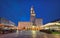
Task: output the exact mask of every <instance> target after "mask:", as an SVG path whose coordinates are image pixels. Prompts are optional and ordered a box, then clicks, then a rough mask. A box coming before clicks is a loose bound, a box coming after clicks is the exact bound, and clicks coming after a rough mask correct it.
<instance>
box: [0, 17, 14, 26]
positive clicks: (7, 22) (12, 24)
mask: <svg viewBox="0 0 60 38" xmlns="http://www.w3.org/2000/svg"><path fill="white" fill-rule="evenodd" d="M0 24H3V25H10V26H14V25H15V23H14V22H12V21H10V20H7V19H5V18H1V17H0Z"/></svg>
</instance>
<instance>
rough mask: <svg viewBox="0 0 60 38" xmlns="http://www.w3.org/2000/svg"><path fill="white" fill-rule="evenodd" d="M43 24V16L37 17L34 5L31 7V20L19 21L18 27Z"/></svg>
mask: <svg viewBox="0 0 60 38" xmlns="http://www.w3.org/2000/svg"><path fill="white" fill-rule="evenodd" d="M41 25H43V23H42V18H36V14H35V11H34V7H33V6H32V7H31V9H30V21H29V22H19V23H18V28H23V27H31V26H41Z"/></svg>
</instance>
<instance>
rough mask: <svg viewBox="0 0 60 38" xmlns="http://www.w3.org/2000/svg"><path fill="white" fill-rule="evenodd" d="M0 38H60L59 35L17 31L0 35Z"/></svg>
mask: <svg viewBox="0 0 60 38" xmlns="http://www.w3.org/2000/svg"><path fill="white" fill-rule="evenodd" d="M0 38H60V34H46V33H43V32H40V31H17V32H16V33H9V34H3V35H0Z"/></svg>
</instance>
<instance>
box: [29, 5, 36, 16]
mask: <svg viewBox="0 0 60 38" xmlns="http://www.w3.org/2000/svg"><path fill="white" fill-rule="evenodd" d="M30 10H31V12H30V13H31V16H35V11H34V7H33V6H31V9H30Z"/></svg>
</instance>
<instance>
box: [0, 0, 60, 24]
mask: <svg viewBox="0 0 60 38" xmlns="http://www.w3.org/2000/svg"><path fill="white" fill-rule="evenodd" d="M32 5H33V6H34V10H35V13H36V18H43V24H46V23H48V22H51V21H53V20H55V19H58V18H60V0H0V17H3V18H6V19H8V20H11V21H13V22H14V23H16V24H18V22H19V21H29V19H30V8H31V6H32Z"/></svg>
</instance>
